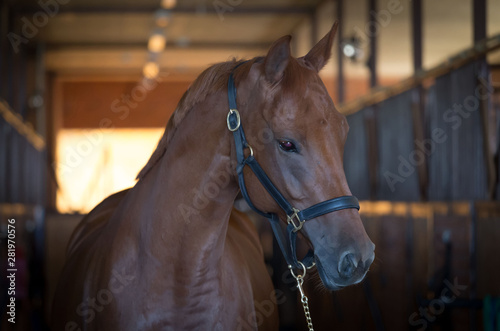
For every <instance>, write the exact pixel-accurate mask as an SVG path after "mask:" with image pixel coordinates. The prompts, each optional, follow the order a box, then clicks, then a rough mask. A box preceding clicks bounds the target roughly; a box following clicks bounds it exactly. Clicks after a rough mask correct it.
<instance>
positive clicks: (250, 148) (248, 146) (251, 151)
mask: <svg viewBox="0 0 500 331" xmlns="http://www.w3.org/2000/svg"><path fill="white" fill-rule="evenodd" d="M247 148H248V149H249V150H250V156H253V148H252V146H250V145H249V144H247Z"/></svg>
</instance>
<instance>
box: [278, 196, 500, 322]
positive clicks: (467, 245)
mask: <svg viewBox="0 0 500 331" xmlns="http://www.w3.org/2000/svg"><path fill="white" fill-rule="evenodd" d="M361 216H362V219H363V222H364V225H365V228H366V230H367V232H368V235H369V236H370V238H371V239H372V241H373V242H374V243H375V244H376V250H375V253H376V258H375V261H374V263H373V264H372V267H371V268H370V271H369V272H368V275H367V278H366V279H365V281H364V282H363V283H362V284H359V285H355V286H351V287H348V288H346V289H343V290H340V291H337V292H333V293H328V292H325V291H322V290H320V289H318V286H317V280H315V279H311V278H308V279H306V282H305V284H306V293H307V295H308V296H309V301H310V307H311V315H312V318H313V323H314V327H315V330H325V331H326V330H363V331H365V330H394V331H402V330H417V329H419V328H422V327H423V326H424V323H425V325H426V329H428V330H445V325H446V323H449V324H448V325H449V326H451V330H457V331H460V330H482V302H483V301H482V300H483V299H484V298H485V296H486V295H492V296H497V297H498V296H500V285H499V282H498V279H500V259H498V258H496V252H499V251H500V242H499V241H498V238H499V235H500V226H499V224H500V223H499V222H500V208H499V206H498V205H497V204H495V203H472V204H470V203H393V202H383V201H382V202H367V201H364V202H361ZM447 247H448V248H447ZM447 250H448V251H449V253H448V255H447V253H446V251H447ZM277 254H278V255H280V254H281V253H280V252H278V253H277ZM447 256H448V262H447V261H446V257H447ZM275 272H276V270H275ZM283 272H285V270H284V269H283V270H280V272H278V274H281V273H283ZM313 278H314V277H313ZM450 284H456V285H459V286H457V288H456V289H457V291H458V293H457V296H456V298H455V299H453V300H452V301H451V302H450V303H449V304H448V303H447V304H444V305H443V307H442V308H443V311H442V312H440V313H438V314H432V311H436V310H438V311H439V309H441V308H440V307H441V303H442V301H440V294H441V293H442V291H443V289H444V288H451V287H453V286H452V285H450ZM277 286H278V284H277ZM450 286H451V287H450ZM281 288H283V286H281ZM285 289H287V288H286V287H285ZM287 291H289V292H288V294H289V295H290V297H291V298H295V296H296V294H297V293H296V291H295V290H294V288H293V286H292V285H288V289H287ZM447 293H448V292H447ZM288 304H289V306H292V307H293V305H292V304H291V303H290V302H289V303H288ZM431 307H433V308H431ZM295 309H296V312H295V314H294V323H295V325H296V328H294V327H292V326H290V325H289V326H288V327H290V330H304V329H306V325H305V323H304V316H303V311H302V306H301V305H300V302H299V301H297V302H296V303H295ZM421 309H427V310H428V311H430V312H431V315H428V316H430V318H429V319H427V318H426V317H425V315H423V314H422V312H421ZM434 317H435V319H434ZM285 319H290V317H289V316H288V317H285Z"/></svg>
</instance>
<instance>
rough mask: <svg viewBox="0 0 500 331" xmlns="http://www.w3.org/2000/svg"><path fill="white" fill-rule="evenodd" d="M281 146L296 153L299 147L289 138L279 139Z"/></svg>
mask: <svg viewBox="0 0 500 331" xmlns="http://www.w3.org/2000/svg"><path fill="white" fill-rule="evenodd" d="M279 144H280V148H281V149H282V150H284V151H285V152H290V153H296V152H297V147H295V144H294V143H293V142H291V141H289V140H279Z"/></svg>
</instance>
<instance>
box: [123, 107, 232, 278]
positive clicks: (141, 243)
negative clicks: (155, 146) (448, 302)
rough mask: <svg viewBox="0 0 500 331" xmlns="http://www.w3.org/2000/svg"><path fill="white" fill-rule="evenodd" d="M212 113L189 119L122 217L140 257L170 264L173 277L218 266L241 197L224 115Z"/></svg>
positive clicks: (179, 128)
mask: <svg viewBox="0 0 500 331" xmlns="http://www.w3.org/2000/svg"><path fill="white" fill-rule="evenodd" d="M193 113H195V114H196V113H197V116H196V117H194V116H193ZM207 113H210V112H199V111H197V110H193V111H191V114H190V115H187V118H186V119H184V121H183V122H182V123H181V124H180V125H179V127H178V129H177V132H176V133H175V135H174V136H173V137H172V140H171V141H170V143H169V146H168V148H167V150H166V152H165V155H164V156H163V157H162V159H161V160H160V161H159V162H158V163H157V164H156V165H155V166H154V167H153V168H152V169H151V171H150V172H149V173H148V174H147V175H146V176H145V178H143V179H141V180H140V181H139V183H138V184H137V185H136V187H134V189H133V190H132V191H131V197H130V199H127V200H129V202H127V203H126V204H127V205H128V206H127V207H125V208H126V210H125V212H124V213H122V215H123V216H124V217H127V218H132V219H131V221H132V222H131V223H129V224H132V227H135V231H137V232H136V233H135V236H136V240H137V243H138V245H137V247H138V248H137V249H138V252H137V255H138V257H139V258H141V257H147V258H146V259H144V260H148V261H151V262H153V264H156V265H157V266H158V265H165V264H166V262H167V261H168V266H167V268H169V269H170V270H171V271H172V267H174V266H183V268H182V270H176V271H175V272H176V273H179V274H177V276H178V277H185V278H189V277H190V276H193V275H195V274H199V272H200V271H201V270H202V269H205V272H206V270H207V269H206V268H207V267H208V266H210V265H214V264H215V265H216V264H218V263H219V261H220V258H221V256H222V254H223V250H224V244H225V236H226V231H227V226H228V219H229V215H230V213H231V209H232V205H233V201H234V198H235V196H236V194H237V191H238V187H237V184H236V181H235V180H234V178H233V174H232V170H231V167H230V148H231V144H230V140H229V139H231V135H230V134H228V133H227V132H226V130H227V128H226V129H225V128H224V126H225V118H224V115H223V114H222V115H221V116H218V115H217V113H216V112H215V111H214V112H212V114H211V115H210V114H207ZM214 113H215V114H214ZM205 117H207V118H205ZM219 117H220V118H219ZM144 260H143V261H144ZM176 262H178V263H176ZM141 263H142V262H141ZM186 265H188V266H190V267H189V268H187V267H186ZM190 268H191V269H193V270H190ZM208 269H212V270H213V269H217V268H208ZM180 273H186V274H184V275H182V274H180ZM189 273H192V274H191V275H190V274H189Z"/></svg>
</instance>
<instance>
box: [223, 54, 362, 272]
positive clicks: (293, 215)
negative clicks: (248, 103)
mask: <svg viewBox="0 0 500 331" xmlns="http://www.w3.org/2000/svg"><path fill="white" fill-rule="evenodd" d="M243 63H245V62H242V63H240V64H238V65H237V66H236V67H235V68H234V69H233V72H234V70H235V69H236V68H237V67H239V66H240V65H242V64H243ZM233 72H231V74H230V75H229V80H228V83H227V89H228V99H229V112H228V114H227V127H228V129H229V130H230V131H231V132H233V136H234V143H235V147H236V158H237V161H238V164H237V167H236V171H237V173H238V183H239V186H240V189H241V194H242V195H243V197H244V198H245V200H246V202H247V203H248V205H249V206H250V207H251V208H252V209H253V210H254V211H255V212H257V213H258V214H260V215H262V216H264V217H265V218H267V219H268V220H269V221H270V223H271V226H272V229H273V232H274V236H275V238H276V241H277V242H278V245H279V247H280V249H281V251H282V253H283V255H284V256H285V260H286V262H287V264H288V265H290V266H293V267H294V268H298V269H300V268H302V266H301V264H302V265H303V266H305V267H306V268H308V269H309V268H311V267H313V266H314V252H313V251H312V250H309V252H308V253H307V254H306V256H305V257H304V259H303V260H302V261H301V262H300V261H298V260H297V254H296V241H297V232H298V231H300V229H302V226H303V225H304V223H305V222H306V221H308V220H311V219H314V218H316V217H319V216H321V215H325V214H328V213H331V212H334V211H339V210H342V209H348V208H355V209H358V210H359V203H358V199H357V198H356V197H355V196H352V195H349V196H341V197H337V198H333V199H330V200H326V201H323V202H320V203H318V204H315V205H313V206H311V207H309V208H306V209H303V210H299V209H297V208H294V207H293V206H292V205H291V204H290V203H289V202H288V200H287V199H286V198H285V197H284V196H283V195H282V194H281V192H280V191H279V190H278V189H277V188H276V186H275V185H274V184H273V183H272V181H271V179H269V177H268V176H267V174H266V173H265V171H264V169H262V167H261V166H260V165H259V163H258V162H257V160H256V159H255V157H254V153H253V149H252V147H251V146H250V145H249V144H248V142H247V140H246V138H245V133H244V131H243V127H242V125H241V118H240V114H239V112H238V110H237V108H238V107H237V105H236V86H235V84H234V77H233ZM245 149H249V150H250V155H249V156H247V157H245ZM245 166H249V167H250V169H251V170H252V171H253V173H254V174H255V176H256V177H257V178H258V179H259V181H260V183H261V184H262V185H263V186H264V188H265V189H266V190H267V192H268V193H269V194H270V195H271V197H273V199H274V200H275V201H276V203H277V204H278V205H279V206H280V207H281V208H282V209H283V211H284V212H285V213H286V215H287V222H288V225H287V227H286V232H287V234H288V236H287V237H285V235H284V233H283V231H282V230H281V227H280V220H279V217H278V215H277V214H274V213H267V212H263V211H261V210H259V209H258V208H257V207H255V205H254V204H253V203H252V201H251V200H250V197H249V195H248V192H247V189H246V185H245V178H244V175H243V169H244V168H245Z"/></svg>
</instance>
